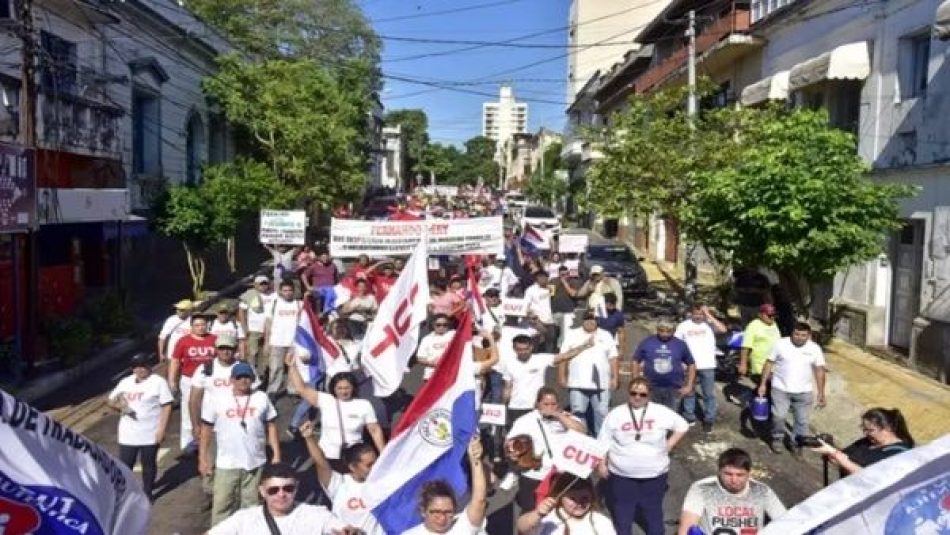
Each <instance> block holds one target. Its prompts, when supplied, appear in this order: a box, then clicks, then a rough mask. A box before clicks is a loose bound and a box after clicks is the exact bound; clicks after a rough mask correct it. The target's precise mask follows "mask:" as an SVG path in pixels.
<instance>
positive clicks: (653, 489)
mask: <svg viewBox="0 0 950 535" xmlns="http://www.w3.org/2000/svg"><path fill="white" fill-rule="evenodd" d="M627 393H628V395H629V398H628V402H627V403H624V404H623V405H619V406H617V407H614V408H613V409H612V410H611V411H610V412H609V413H608V414H607V418H606V419H605V420H604V425H603V427H602V428H601V429H600V434H599V435H598V437H597V438H598V440H600V441H601V442H605V443H609V444H610V449H609V450H608V451H607V460H606V462H603V463H601V464H600V465H599V466H598V472H599V473H600V476H601V477H602V478H605V479H606V480H607V504H608V506H609V507H610V510H611V512H612V513H613V522H614V529H615V530H616V531H617V533H630V528H631V527H632V526H633V520H634V517H635V516H636V514H637V510H638V509H639V510H640V511H641V512H642V513H643V518H644V520H645V524H646V525H645V528H646V535H663V531H664V527H663V496H664V495H665V494H666V490H667V481H666V478H667V473H668V472H669V469H670V455H669V452H670V450H672V449H673V448H674V447H676V444H677V443H679V441H680V440H681V439H682V438H683V436H684V435H685V434H686V431H687V430H688V429H689V424H688V423H687V422H686V420H685V419H684V418H683V417H682V416H680V415H679V414H677V413H676V412H674V411H672V410H670V409H668V408H667V407H666V406H664V405H661V404H659V403H650V381H648V380H647V379H646V378H645V377H635V378H634V379H633V380H631V381H630V385H629V386H628V387H627Z"/></svg>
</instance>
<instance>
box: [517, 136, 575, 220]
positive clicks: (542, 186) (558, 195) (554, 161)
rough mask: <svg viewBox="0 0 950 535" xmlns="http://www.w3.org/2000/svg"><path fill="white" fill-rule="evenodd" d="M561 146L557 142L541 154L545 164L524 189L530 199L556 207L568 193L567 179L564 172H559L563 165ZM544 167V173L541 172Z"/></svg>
mask: <svg viewBox="0 0 950 535" xmlns="http://www.w3.org/2000/svg"><path fill="white" fill-rule="evenodd" d="M561 147H562V145H561V143H560V142H555V143H552V144H550V145H548V146H547V147H546V148H545V149H544V154H542V155H541V158H542V159H543V161H544V166H543V167H542V166H538V168H537V169H535V170H534V173H533V174H532V175H531V180H529V181H528V183H527V185H525V187H524V190H523V192H524V194H525V196H527V197H528V198H529V199H532V200H534V201H536V202H539V203H543V204H547V205H548V206H551V207H554V206H555V205H556V204H557V200H558V199H562V198H564V197H565V196H566V195H567V192H568V184H567V179H566V178H565V177H564V176H562V173H559V172H558V171H561V170H562V167H563V163H562V162H561ZM542 168H543V169H544V174H542V173H541V169H542Z"/></svg>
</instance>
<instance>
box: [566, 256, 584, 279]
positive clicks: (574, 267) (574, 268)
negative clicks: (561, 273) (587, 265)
mask: <svg viewBox="0 0 950 535" xmlns="http://www.w3.org/2000/svg"><path fill="white" fill-rule="evenodd" d="M564 265H565V266H567V272H568V274H569V275H570V276H572V277H580V276H581V261H580V260H578V259H576V258H568V259H567V260H565V261H564Z"/></svg>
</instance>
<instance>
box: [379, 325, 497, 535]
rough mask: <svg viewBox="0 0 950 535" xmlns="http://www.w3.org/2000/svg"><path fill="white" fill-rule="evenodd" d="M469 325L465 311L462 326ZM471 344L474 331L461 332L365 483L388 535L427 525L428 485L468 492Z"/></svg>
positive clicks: (473, 428) (474, 423)
mask: <svg viewBox="0 0 950 535" xmlns="http://www.w3.org/2000/svg"><path fill="white" fill-rule="evenodd" d="M470 321H471V316H470V312H468V311H466V312H465V314H464V315H463V316H462V321H461V323H460V324H461V325H466V324H467V323H468V322H470ZM471 341H472V333H471V329H458V330H457V331H456V333H455V337H454V338H453V339H452V341H451V342H450V343H449V346H448V347H447V348H446V350H445V354H444V355H443V357H442V359H441V360H440V361H439V364H438V366H437V367H436V369H435V373H434V374H433V375H432V378H431V379H429V381H428V382H426V383H425V384H424V385H423V386H422V388H421V389H420V390H419V393H418V394H417V395H416V397H415V398H414V399H413V401H412V403H411V404H410V405H409V407H408V408H407V409H406V412H405V414H404V415H403V416H402V418H400V419H399V423H398V424H397V426H396V428H395V429H393V437H392V440H391V441H390V442H389V443H388V444H387V445H386V448H385V449H383V452H382V454H381V455H380V457H379V460H377V461H376V464H375V465H373V469H372V471H371V472H370V473H369V476H368V477H367V479H366V484H365V485H363V498H364V500H365V501H366V504H367V507H369V509H370V511H371V512H372V514H373V516H374V517H375V518H376V520H377V521H378V522H379V524H380V525H381V526H382V527H383V529H384V530H385V531H386V533H387V534H390V535H395V534H398V533H403V532H404V531H406V530H408V529H410V528H412V527H414V526H416V525H418V524H420V523H422V517H421V516H420V515H419V494H420V492H421V490H422V486H423V485H424V484H425V483H428V482H430V481H435V480H443V481H445V482H447V483H448V484H449V485H451V486H452V488H453V489H454V490H455V493H456V495H457V496H463V495H465V494H466V493H467V492H468V477H467V476H466V473H465V471H464V470H463V468H462V466H463V460H464V459H465V455H466V452H467V450H468V446H469V442H470V441H471V439H472V436H474V435H475V433H476V432H477V430H478V417H477V416H476V412H475V363H474V361H473V360H472V344H471Z"/></svg>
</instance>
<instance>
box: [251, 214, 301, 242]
mask: <svg viewBox="0 0 950 535" xmlns="http://www.w3.org/2000/svg"><path fill="white" fill-rule="evenodd" d="M306 239H307V213H306V212H304V211H303V210H261V232H260V241H261V243H266V244H269V245H303V244H304V243H306Z"/></svg>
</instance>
